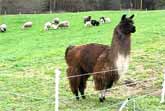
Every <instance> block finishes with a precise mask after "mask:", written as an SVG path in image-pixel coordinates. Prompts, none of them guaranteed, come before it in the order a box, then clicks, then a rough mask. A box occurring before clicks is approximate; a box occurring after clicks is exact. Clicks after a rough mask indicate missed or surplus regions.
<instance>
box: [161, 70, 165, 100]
mask: <svg viewBox="0 0 165 111" xmlns="http://www.w3.org/2000/svg"><path fill="white" fill-rule="evenodd" d="M163 77H164V78H163V83H162V93H161V101H160V103H164V102H165V101H164V99H165V68H164V72H163Z"/></svg>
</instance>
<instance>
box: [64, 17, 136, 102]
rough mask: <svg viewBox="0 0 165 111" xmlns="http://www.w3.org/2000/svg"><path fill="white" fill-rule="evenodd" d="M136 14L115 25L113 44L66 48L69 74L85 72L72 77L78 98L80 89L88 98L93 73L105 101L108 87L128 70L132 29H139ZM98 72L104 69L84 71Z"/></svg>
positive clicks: (97, 88) (122, 19)
mask: <svg viewBox="0 0 165 111" xmlns="http://www.w3.org/2000/svg"><path fill="white" fill-rule="evenodd" d="M133 17H134V15H132V16H130V17H128V18H127V17H126V15H123V16H122V18H121V21H120V22H119V24H118V25H117V26H116V27H115V29H114V33H113V38H112V44H111V46H108V45H102V44H95V43H91V44H86V45H81V46H69V47H68V48H67V49H66V51H65V60H66V63H67V65H68V68H67V76H68V77H69V76H76V75H81V76H79V77H72V78H69V83H70V88H71V90H72V92H73V94H74V95H75V96H76V98H77V99H79V96H78V95H79V92H80V94H81V96H82V98H85V94H84V91H85V88H86V82H87V79H88V78H89V76H90V75H93V79H94V83H95V89H96V90H100V97H99V100H100V102H103V101H104V100H105V92H106V89H108V88H111V87H112V85H113V84H114V83H115V82H117V81H118V79H119V78H120V76H121V75H123V74H124V73H126V71H127V69H128V62H129V56H130V50H131V33H134V32H135V31H136V28H135V26H134V23H133V20H132V19H133ZM108 70H112V71H108ZM101 71H106V72H101ZM94 72H100V73H97V74H90V75H83V74H85V73H94Z"/></svg>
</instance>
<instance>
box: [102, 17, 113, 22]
mask: <svg viewBox="0 0 165 111" xmlns="http://www.w3.org/2000/svg"><path fill="white" fill-rule="evenodd" d="M110 22H111V19H110V18H108V17H100V23H101V24H104V23H110Z"/></svg>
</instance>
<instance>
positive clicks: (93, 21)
mask: <svg viewBox="0 0 165 111" xmlns="http://www.w3.org/2000/svg"><path fill="white" fill-rule="evenodd" d="M91 24H92V25H93V26H99V25H100V23H99V21H97V20H91Z"/></svg>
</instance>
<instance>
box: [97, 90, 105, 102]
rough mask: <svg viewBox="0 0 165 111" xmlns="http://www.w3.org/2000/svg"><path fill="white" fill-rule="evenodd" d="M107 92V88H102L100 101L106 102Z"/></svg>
mask: <svg viewBox="0 0 165 111" xmlns="http://www.w3.org/2000/svg"><path fill="white" fill-rule="evenodd" d="M105 94H106V90H101V91H100V95H99V100H100V102H104V100H105Z"/></svg>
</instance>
